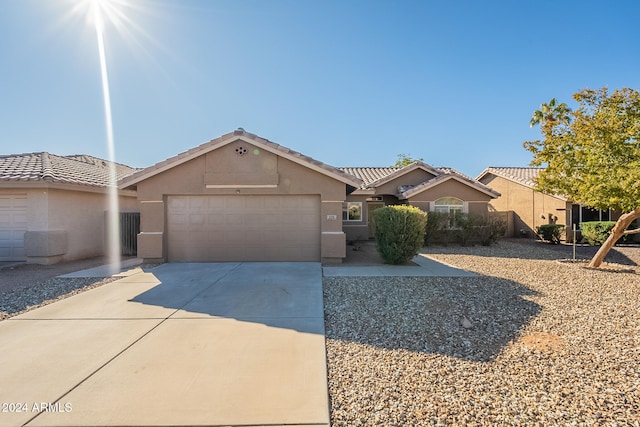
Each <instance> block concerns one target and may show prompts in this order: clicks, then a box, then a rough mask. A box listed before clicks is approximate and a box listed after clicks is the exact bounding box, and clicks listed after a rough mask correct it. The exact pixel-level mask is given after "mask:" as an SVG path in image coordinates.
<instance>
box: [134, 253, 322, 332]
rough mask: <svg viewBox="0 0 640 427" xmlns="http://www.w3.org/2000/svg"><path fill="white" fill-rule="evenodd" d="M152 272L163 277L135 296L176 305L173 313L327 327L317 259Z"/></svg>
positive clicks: (178, 265) (184, 266) (165, 268)
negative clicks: (325, 325)
mask: <svg viewBox="0 0 640 427" xmlns="http://www.w3.org/2000/svg"><path fill="white" fill-rule="evenodd" d="M152 273H153V274H154V275H155V276H156V278H157V279H158V280H159V281H160V282H161V283H160V284H159V285H156V286H154V287H153V288H151V289H149V290H148V291H145V292H143V293H142V294H140V295H138V296H136V297H135V298H133V299H131V300H130V301H132V302H138V303H141V304H145V305H154V306H162V307H166V308H172V309H175V310H176V311H175V312H174V313H173V314H172V315H171V316H170V317H171V318H172V319H179V318H185V319H196V318H232V319H236V320H240V321H246V322H253V323H262V324H264V325H267V326H273V327H278V328H287V329H294V330H296V331H298V332H307V333H313V334H323V333H324V330H323V322H322V319H323V317H324V313H323V307H322V271H321V268H320V264H318V263H296V262H291V263H175V264H163V265H161V266H159V267H156V268H154V269H153V270H152Z"/></svg>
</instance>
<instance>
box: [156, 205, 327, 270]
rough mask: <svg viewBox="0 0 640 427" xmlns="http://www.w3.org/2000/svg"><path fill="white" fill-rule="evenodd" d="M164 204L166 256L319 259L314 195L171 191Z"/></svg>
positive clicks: (317, 207) (181, 258)
mask: <svg viewBox="0 0 640 427" xmlns="http://www.w3.org/2000/svg"><path fill="white" fill-rule="evenodd" d="M167 206H168V212H167V218H168V254H169V260H170V261H201V262H202V261H319V260H320V198H319V197H318V196H245V195H241V196H171V197H170V198H169V202H168V203H167ZM303 207H304V208H303ZM185 215H187V216H188V218H189V219H188V221H186V222H185V220H184V217H185Z"/></svg>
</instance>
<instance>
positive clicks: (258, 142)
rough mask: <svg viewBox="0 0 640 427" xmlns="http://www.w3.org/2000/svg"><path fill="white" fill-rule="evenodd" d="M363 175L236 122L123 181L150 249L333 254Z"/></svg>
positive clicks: (191, 255) (277, 256) (267, 255)
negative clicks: (137, 205)
mask: <svg viewBox="0 0 640 427" xmlns="http://www.w3.org/2000/svg"><path fill="white" fill-rule="evenodd" d="M361 184H362V182H361V180H360V179H358V178H356V177H354V176H352V175H350V174H347V173H345V172H344V171H342V170H340V169H337V168H335V167H332V166H329V165H326V164H324V163H322V162H319V161H317V160H314V159H312V158H310V157H307V156H304V155H302V154H300V153H298V152H296V151H293V150H290V149H288V148H286V147H283V146H281V145H278V144H276V143H273V142H271V141H268V140H266V139H264V138H261V137H259V136H256V135H254V134H251V133H248V132H245V131H244V130H243V129H238V130H236V131H234V132H231V133H228V134H226V135H223V136H221V137H219V138H216V139H213V140H211V141H209V142H207V143H205V144H202V145H200V146H198V147H196V148H193V149H191V150H188V151H186V152H184V153H181V154H178V155H177V156H175V157H172V158H170V159H167V160H165V161H163V162H160V163H157V164H156V165H153V166H151V167H148V168H146V169H144V170H142V171H139V172H137V173H135V174H133V175H131V176H129V177H127V178H125V179H123V180H122V181H121V182H120V184H119V187H120V188H121V189H123V190H130V191H137V194H138V200H139V203H140V213H141V225H140V227H141V232H140V234H139V235H138V256H139V257H142V258H144V259H161V260H167V261H192V262H194V261H195V262H203V261H316V262H317V261H322V262H325V263H331V262H341V261H342V259H343V258H344V257H345V256H346V238H345V234H344V231H343V228H342V220H341V219H342V206H343V203H344V202H345V201H346V200H347V195H348V194H349V193H350V192H352V191H353V190H355V189H357V188H360V186H361Z"/></svg>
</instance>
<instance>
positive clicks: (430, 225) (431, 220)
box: [424, 212, 449, 245]
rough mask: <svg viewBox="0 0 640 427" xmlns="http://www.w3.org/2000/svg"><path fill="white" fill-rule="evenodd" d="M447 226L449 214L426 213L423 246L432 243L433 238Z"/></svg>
mask: <svg viewBox="0 0 640 427" xmlns="http://www.w3.org/2000/svg"><path fill="white" fill-rule="evenodd" d="M448 224H449V214H446V213H442V212H427V224H426V226H425V230H424V244H425V245H428V244H429V243H432V242H433V240H434V239H435V237H436V236H437V235H438V234H440V232H441V231H442V230H444V228H445V227H446V226H447V225H448Z"/></svg>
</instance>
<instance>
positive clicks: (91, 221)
mask: <svg viewBox="0 0 640 427" xmlns="http://www.w3.org/2000/svg"><path fill="white" fill-rule="evenodd" d="M115 168H116V173H117V175H118V177H124V176H126V175H129V174H131V173H133V172H134V171H135V169H133V168H130V167H128V166H124V165H120V164H116V165H115ZM108 170H109V162H108V161H106V160H102V159H98V158H96V157H92V156H87V155H75V156H58V155H55V154H50V153H46V152H40V153H27V154H16V155H3V156H0V261H27V262H30V263H39V264H52V263H56V262H59V261H69V260H74V259H82V258H88V257H92V256H98V255H102V254H103V253H104V245H105V243H104V242H105V228H106V227H105V211H106V210H107V209H108V206H107V199H108V197H107V196H106V194H107V185H108V183H109V175H108V173H109V172H108ZM119 203H120V211H137V205H138V203H137V200H136V197H135V192H132V191H128V190H123V191H120V192H119Z"/></svg>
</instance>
